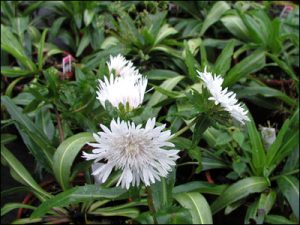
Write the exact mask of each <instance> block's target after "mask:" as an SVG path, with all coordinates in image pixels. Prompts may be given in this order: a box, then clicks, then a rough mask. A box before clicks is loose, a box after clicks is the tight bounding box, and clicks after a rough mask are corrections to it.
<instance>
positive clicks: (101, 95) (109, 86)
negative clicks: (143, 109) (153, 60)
mask: <svg viewBox="0 0 300 225" xmlns="http://www.w3.org/2000/svg"><path fill="white" fill-rule="evenodd" d="M147 82H148V80H147V79H146V78H144V77H140V76H119V77H114V76H113V75H112V74H111V75H110V79H109V80H108V79H107V78H106V77H104V82H103V81H101V80H99V87H98V91H97V99H98V100H99V101H100V103H101V104H102V105H103V107H105V101H106V100H108V101H109V102H110V103H111V104H112V105H113V106H114V107H118V106H119V104H122V105H123V106H126V105H127V104H128V105H129V108H130V109H133V108H137V107H138V106H139V105H141V104H142V103H143V99H144V94H145V91H146V87H147Z"/></svg>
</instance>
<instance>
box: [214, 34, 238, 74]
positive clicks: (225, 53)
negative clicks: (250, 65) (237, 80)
mask: <svg viewBox="0 0 300 225" xmlns="http://www.w3.org/2000/svg"><path fill="white" fill-rule="evenodd" d="M234 46H235V40H234V39H232V40H230V41H229V42H228V43H227V44H226V46H225V48H224V49H223V50H222V52H221V54H220V55H219V56H218V58H217V61H216V63H215V67H214V72H215V73H216V74H222V75H223V76H224V75H225V74H226V73H227V71H228V70H229V69H230V66H231V59H232V55H233V50H234Z"/></svg>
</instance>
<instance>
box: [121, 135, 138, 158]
mask: <svg viewBox="0 0 300 225" xmlns="http://www.w3.org/2000/svg"><path fill="white" fill-rule="evenodd" d="M141 149H142V146H141V143H139V140H137V139H136V137H133V136H132V135H129V136H128V138H127V141H126V143H125V145H124V150H125V153H126V154H128V155H131V156H134V155H136V154H139V153H140V151H141Z"/></svg>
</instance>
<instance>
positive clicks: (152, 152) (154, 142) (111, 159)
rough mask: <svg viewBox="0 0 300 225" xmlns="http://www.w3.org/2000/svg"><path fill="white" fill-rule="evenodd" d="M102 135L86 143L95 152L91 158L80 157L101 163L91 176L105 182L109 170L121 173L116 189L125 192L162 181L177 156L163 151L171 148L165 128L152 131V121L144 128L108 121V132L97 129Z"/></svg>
mask: <svg viewBox="0 0 300 225" xmlns="http://www.w3.org/2000/svg"><path fill="white" fill-rule="evenodd" d="M100 126H101V128H102V130H103V132H98V133H97V134H94V138H95V140H96V142H97V143H89V145H91V146H92V147H94V148H95V149H94V150H93V152H92V154H88V153H85V152H84V153H83V157H84V158H86V159H87V160H92V159H96V160H95V162H99V161H100V160H105V162H106V163H105V164H103V165H102V166H100V167H99V168H98V169H97V170H95V171H94V172H93V175H98V176H99V180H101V181H102V182H105V181H106V180H107V178H108V176H109V175H110V173H111V172H112V170H113V168H115V169H120V170H122V174H121V176H120V178H119V180H118V182H117V186H119V185H120V184H121V186H122V187H123V188H124V187H126V188H127V189H128V188H129V187H130V185H132V186H138V185H139V184H140V182H141V181H142V182H143V183H144V184H145V185H146V186H149V185H150V184H151V183H155V181H156V180H158V181H159V180H160V177H166V176H167V175H168V173H169V172H170V171H171V170H172V166H174V165H175V161H176V159H177V158H179V156H178V155H177V153H178V152H179V151H178V150H165V149H164V147H174V144H172V143H171V142H168V140H169V139H170V137H171V132H170V131H162V130H163V129H164V128H165V125H162V126H158V127H155V128H154V126H155V118H153V119H148V121H147V124H146V126H145V128H142V125H138V126H136V125H135V124H134V123H133V122H132V123H129V122H125V121H121V122H120V120H119V119H118V120H117V121H115V120H112V121H111V123H110V129H108V128H107V127H105V126H104V125H100Z"/></svg>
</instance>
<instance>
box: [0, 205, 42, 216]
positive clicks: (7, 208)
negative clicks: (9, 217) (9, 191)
mask: <svg viewBox="0 0 300 225" xmlns="http://www.w3.org/2000/svg"><path fill="white" fill-rule="evenodd" d="M18 208H23V209H33V210H34V209H36V207H34V206H31V205H26V204H21V203H7V204H5V205H4V206H3V207H2V208H1V216H4V215H5V214H7V213H9V212H10V211H12V210H14V209H18Z"/></svg>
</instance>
